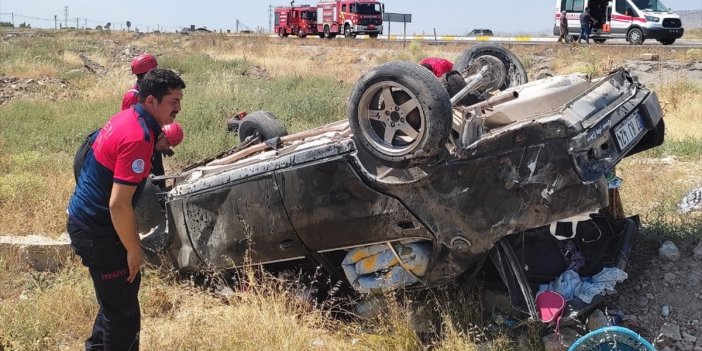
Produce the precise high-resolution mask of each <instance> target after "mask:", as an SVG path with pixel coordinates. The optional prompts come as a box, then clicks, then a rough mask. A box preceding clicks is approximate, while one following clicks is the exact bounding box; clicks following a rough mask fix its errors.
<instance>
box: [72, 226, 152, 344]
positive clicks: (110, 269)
mask: <svg viewBox="0 0 702 351" xmlns="http://www.w3.org/2000/svg"><path fill="white" fill-rule="evenodd" d="M67 229H68V234H69V235H70V237H71V246H72V247H73V250H74V251H75V252H76V254H77V255H78V256H80V258H81V259H82V260H83V265H85V266H86V267H88V270H89V272H90V277H91V278H92V280H93V286H94V287H95V296H96V297H97V302H98V304H99V305H100V309H99V311H98V313H97V316H96V317H95V323H94V324H93V331H92V335H91V336H90V338H88V340H86V341H85V349H86V350H90V351H93V350H105V351H127V350H129V351H138V350H139V329H140V327H141V325H140V323H141V311H140V309H139V297H138V294H139V285H140V284H141V273H139V274H137V276H136V278H135V279H134V282H132V283H129V282H127V277H128V276H129V268H128V266H127V251H126V250H125V249H124V246H123V245H122V243H121V242H120V241H119V240H117V241H116V242H115V241H114V240H95V239H94V238H95V237H96V236H97V235H95V234H94V233H91V232H88V231H85V230H83V229H82V228H80V227H79V226H77V225H76V224H75V223H73V222H72V221H71V220H70V219H69V221H68V228H67ZM110 229H111V228H110ZM111 230H113V231H114V229H111ZM100 234H102V235H104V234H105V233H100Z"/></svg>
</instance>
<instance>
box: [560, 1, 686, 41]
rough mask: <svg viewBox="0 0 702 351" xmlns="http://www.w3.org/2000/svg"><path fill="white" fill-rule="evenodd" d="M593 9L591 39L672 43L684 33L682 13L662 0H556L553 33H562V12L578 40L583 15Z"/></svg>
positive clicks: (569, 29) (571, 31)
mask: <svg viewBox="0 0 702 351" xmlns="http://www.w3.org/2000/svg"><path fill="white" fill-rule="evenodd" d="M586 7H587V8H589V9H590V14H591V15H592V18H593V19H594V20H595V21H597V22H596V23H594V25H593V28H592V32H591V35H590V38H591V39H593V40H594V41H595V42H596V43H604V42H605V41H606V40H607V39H626V41H628V42H629V43H630V44H634V45H639V44H643V42H644V41H645V40H647V39H651V40H658V41H659V42H660V43H661V44H663V45H670V44H673V43H674V42H675V40H676V39H679V38H680V37H682V36H683V33H684V32H685V29H684V28H683V25H682V21H681V20H680V15H678V14H675V13H673V12H672V10H671V9H670V8H668V7H667V6H665V5H664V4H663V3H662V2H661V1H660V0H556V15H555V26H554V31H553V33H554V34H555V35H560V28H559V27H560V19H561V13H562V12H563V11H564V10H565V11H566V13H567V18H568V33H569V34H570V35H571V36H573V38H574V39H576V40H577V38H578V36H579V35H580V14H581V13H582V12H583V11H584V9H585V8H586Z"/></svg>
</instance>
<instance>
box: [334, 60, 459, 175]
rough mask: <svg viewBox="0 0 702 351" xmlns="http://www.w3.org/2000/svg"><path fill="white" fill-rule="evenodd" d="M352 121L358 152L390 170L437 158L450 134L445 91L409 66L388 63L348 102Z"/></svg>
mask: <svg viewBox="0 0 702 351" xmlns="http://www.w3.org/2000/svg"><path fill="white" fill-rule="evenodd" d="M348 116H349V124H350V126H351V130H352V132H353V135H354V141H355V142H356V145H357V147H358V148H359V149H361V150H363V151H366V152H368V153H369V154H371V155H373V156H374V157H375V158H377V159H378V160H379V161H380V162H381V163H383V164H386V165H388V166H391V167H410V166H414V165H417V164H419V163H421V162H422V161H424V160H426V159H428V158H430V157H432V156H435V155H436V154H438V153H439V152H440V150H441V148H442V147H444V145H445V143H446V140H447V139H448V136H449V133H450V131H451V101H450V97H449V95H448V93H447V92H446V89H444V88H443V87H442V86H441V83H439V80H438V79H436V77H435V76H434V75H433V74H432V73H431V72H430V71H429V70H427V69H426V68H424V67H422V66H420V65H418V64H414V63H410V62H389V63H386V64H383V65H381V66H378V67H377V68H375V69H373V70H371V71H370V72H368V73H366V74H364V75H363V76H362V77H361V78H360V79H359V81H358V82H357V83H356V86H355V87H354V89H353V91H352V93H351V97H350V98H349V107H348Z"/></svg>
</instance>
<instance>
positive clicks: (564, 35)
mask: <svg viewBox="0 0 702 351" xmlns="http://www.w3.org/2000/svg"><path fill="white" fill-rule="evenodd" d="M559 27H560V30H561V36H560V37H558V42H559V43H560V42H561V41H564V42H566V43H568V42H570V39H569V38H568V12H566V10H563V12H561V19H560V26H559Z"/></svg>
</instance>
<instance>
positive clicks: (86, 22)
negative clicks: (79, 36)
mask: <svg viewBox="0 0 702 351" xmlns="http://www.w3.org/2000/svg"><path fill="white" fill-rule="evenodd" d="M83 19H84V20H85V22H83V23H85V29H88V19H87V18H83Z"/></svg>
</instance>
